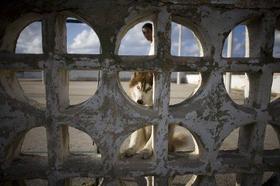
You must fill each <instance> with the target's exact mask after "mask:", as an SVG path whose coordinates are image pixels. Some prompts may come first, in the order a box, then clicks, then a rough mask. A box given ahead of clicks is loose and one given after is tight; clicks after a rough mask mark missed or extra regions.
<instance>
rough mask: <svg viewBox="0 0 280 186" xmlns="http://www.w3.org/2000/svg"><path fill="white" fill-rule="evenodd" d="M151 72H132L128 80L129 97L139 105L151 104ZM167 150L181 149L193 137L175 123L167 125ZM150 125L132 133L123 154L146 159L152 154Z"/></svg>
mask: <svg viewBox="0 0 280 186" xmlns="http://www.w3.org/2000/svg"><path fill="white" fill-rule="evenodd" d="M152 95H153V73H152V72H134V74H133V75H132V78H131V80H130V82H129V96H130V98H131V99H132V100H133V101H134V102H136V103H138V104H141V105H144V106H152V105H153V99H152ZM168 138H169V139H168V140H169V143H168V150H169V152H174V151H177V150H181V149H182V148H184V146H188V145H189V144H187V143H190V142H191V143H192V142H193V139H192V137H191V135H190V133H189V132H188V131H187V130H186V129H184V128H183V127H180V126H178V125H175V124H171V125H169V133H168ZM152 140H153V139H152V127H151V126H147V127H144V128H141V129H138V130H137V131H135V132H134V133H132V135H131V138H130V143H129V147H128V148H127V149H126V150H125V151H124V156H126V157H130V156H133V155H135V154H138V155H140V156H141V157H142V158H144V159H146V158H149V157H151V156H152V154H153V148H152V142H153V141H152Z"/></svg>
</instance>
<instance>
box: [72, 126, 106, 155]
mask: <svg viewBox="0 0 280 186" xmlns="http://www.w3.org/2000/svg"><path fill="white" fill-rule="evenodd" d="M69 140H70V141H69V144H70V145H69V150H70V152H71V153H73V154H87V155H92V156H96V157H101V154H100V153H99V152H98V151H99V149H98V147H97V145H96V143H95V142H94V141H93V140H92V138H91V137H90V136H89V135H88V134H86V133H85V132H83V131H81V130H78V129H76V128H73V127H69Z"/></svg>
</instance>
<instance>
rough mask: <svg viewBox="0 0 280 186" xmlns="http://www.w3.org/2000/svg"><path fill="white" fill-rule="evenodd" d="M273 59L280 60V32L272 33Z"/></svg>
mask: <svg viewBox="0 0 280 186" xmlns="http://www.w3.org/2000/svg"><path fill="white" fill-rule="evenodd" d="M273 57H274V58H280V30H277V29H276V30H275V31H274V45H273Z"/></svg>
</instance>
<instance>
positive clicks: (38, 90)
mask: <svg viewBox="0 0 280 186" xmlns="http://www.w3.org/2000/svg"><path fill="white" fill-rule="evenodd" d="M20 83H21V85H22V88H23V90H24V92H25V94H26V95H27V96H28V97H30V98H32V99H34V100H36V101H38V102H40V103H43V104H45V90H44V86H43V84H42V82H41V81H31V80H21V81H20ZM122 85H123V88H124V90H125V91H126V90H127V87H128V83H127V82H122ZM96 87H97V83H96V82H93V81H71V82H70V88H69V91H70V92H69V93H70V104H78V103H80V102H82V101H85V100H86V99H88V98H89V97H90V96H92V95H94V93H95V91H96ZM195 88H196V85H193V84H182V85H177V84H175V83H172V84H171V104H175V103H179V102H181V101H183V100H184V99H185V98H187V96H189V95H190V94H191V93H192V91H193V90H194V89H195ZM230 95H231V97H232V99H233V100H234V101H235V102H236V103H239V104H242V102H243V99H244V98H243V92H241V91H237V90H233V91H232V93H231V94H230ZM69 131H70V151H72V152H74V153H75V152H79V153H91V152H95V150H96V148H95V146H93V145H92V142H91V139H90V137H89V136H88V135H87V134H85V133H83V132H81V131H79V130H77V129H74V128H71V127H70V130H69ZM238 132H239V130H238V129H236V130H234V131H233V132H232V133H231V134H230V135H229V136H228V138H226V140H225V141H224V143H223V145H222V147H221V149H236V148H237V140H238ZM35 142H36V143H35ZM264 144H265V145H264V146H265V149H274V148H279V143H278V140H277V136H276V133H275V132H274V130H273V129H272V127H271V126H270V125H268V127H267V130H266V137H265V143H264ZM22 152H24V153H31V154H40V155H46V152H47V144H46V133H45V130H44V128H43V127H39V128H34V129H32V130H31V131H29V132H28V133H27V135H26V138H25V141H24V144H23V147H22ZM269 174H270V173H268V175H269ZM266 177H267V176H266ZM265 179H266V178H265ZM187 180H188V177H177V178H176V179H175V182H176V183H174V184H173V185H183V183H186V182H187ZM234 180H235V175H234V174H227V175H217V183H218V185H220V186H231V185H235V184H234ZM84 182H87V183H88V182H89V181H88V180H87V181H86V180H84V179H75V180H74V181H73V185H82V183H84ZM28 185H34V186H35V185H46V182H45V181H42V180H33V181H32V182H29V183H28Z"/></svg>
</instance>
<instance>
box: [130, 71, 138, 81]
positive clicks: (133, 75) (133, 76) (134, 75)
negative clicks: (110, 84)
mask: <svg viewBox="0 0 280 186" xmlns="http://www.w3.org/2000/svg"><path fill="white" fill-rule="evenodd" d="M136 76H137V72H133V74H132V76H131V80H132V79H133V78H135V77H136Z"/></svg>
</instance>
